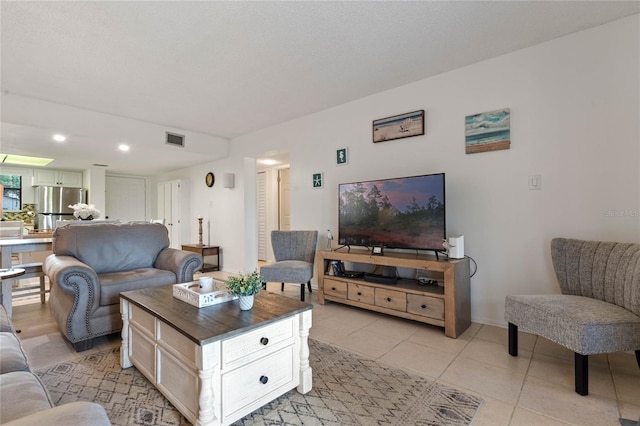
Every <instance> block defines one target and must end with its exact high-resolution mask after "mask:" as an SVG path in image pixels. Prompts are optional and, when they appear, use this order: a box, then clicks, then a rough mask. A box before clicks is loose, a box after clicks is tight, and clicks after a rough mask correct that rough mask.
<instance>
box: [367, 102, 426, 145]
mask: <svg viewBox="0 0 640 426" xmlns="http://www.w3.org/2000/svg"><path fill="white" fill-rule="evenodd" d="M419 135H424V110H423V109H421V110H419V111H413V112H407V113H406V114H400V115H394V116H393V117H387V118H380V119H378V120H374V121H373V143H378V142H385V141H392V140H394V139H401V138H409V137H411V136H419Z"/></svg>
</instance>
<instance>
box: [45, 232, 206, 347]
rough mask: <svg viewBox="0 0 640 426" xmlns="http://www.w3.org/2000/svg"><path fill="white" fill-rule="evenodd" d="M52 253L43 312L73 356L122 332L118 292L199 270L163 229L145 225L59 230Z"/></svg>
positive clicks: (185, 278)
mask: <svg viewBox="0 0 640 426" xmlns="http://www.w3.org/2000/svg"><path fill="white" fill-rule="evenodd" d="M52 248H53V254H51V255H49V256H48V257H47V258H46V259H45V261H44V264H43V270H44V272H45V273H46V274H47V276H48V277H49V281H50V283H51V295H50V296H49V308H50V310H51V313H52V314H53V318H54V319H55V320H56V322H57V323H58V328H60V331H61V332H62V334H63V335H64V336H65V337H66V338H67V339H68V340H69V341H70V342H71V343H72V344H73V346H74V348H75V349H76V351H78V352H80V351H83V350H87V349H90V348H91V347H92V346H93V339H94V338H96V337H98V336H103V335H106V334H112V333H117V332H119V331H120V330H122V317H121V315H120V292H123V291H127V290H137V289H142V288H149V287H159V286H164V285H169V284H177V283H184V282H189V281H192V280H193V274H194V273H195V272H196V271H197V270H198V269H200V267H201V266H202V258H201V257H200V256H199V255H198V254H196V253H191V252H188V251H184V250H177V249H172V248H170V247H169V236H168V231H167V228H166V227H165V226H164V225H161V224H153V223H145V222H131V223H97V224H89V225H84V226H75V225H65V226H63V227H60V228H56V230H55V231H54V233H53V247H52Z"/></svg>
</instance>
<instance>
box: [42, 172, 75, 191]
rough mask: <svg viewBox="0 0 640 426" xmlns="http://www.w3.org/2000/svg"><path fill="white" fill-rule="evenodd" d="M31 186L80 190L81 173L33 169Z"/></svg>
mask: <svg viewBox="0 0 640 426" xmlns="http://www.w3.org/2000/svg"><path fill="white" fill-rule="evenodd" d="M32 185H34V186H68V187H71V188H82V172H67V171H60V170H49V169H34V170H33V180H32Z"/></svg>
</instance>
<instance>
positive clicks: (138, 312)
mask: <svg viewBox="0 0 640 426" xmlns="http://www.w3.org/2000/svg"><path fill="white" fill-rule="evenodd" d="M129 321H131V323H132V324H134V325H135V327H136V328H138V329H140V330H141V331H143V332H144V333H146V334H147V335H148V336H149V337H151V338H152V339H154V338H155V336H156V319H155V317H154V316H153V315H151V314H149V313H148V312H147V311H145V310H144V309H142V308H139V307H137V306H136V305H130V308H129Z"/></svg>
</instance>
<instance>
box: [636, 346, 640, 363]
mask: <svg viewBox="0 0 640 426" xmlns="http://www.w3.org/2000/svg"><path fill="white" fill-rule="evenodd" d="M636 362H637V363H638V367H640V350H637V351H636Z"/></svg>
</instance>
